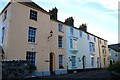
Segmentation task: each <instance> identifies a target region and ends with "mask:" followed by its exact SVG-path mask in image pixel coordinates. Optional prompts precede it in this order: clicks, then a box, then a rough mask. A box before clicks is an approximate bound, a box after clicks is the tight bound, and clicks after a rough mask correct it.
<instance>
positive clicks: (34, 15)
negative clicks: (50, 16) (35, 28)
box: [30, 10, 37, 21]
mask: <svg viewBox="0 0 120 80" xmlns="http://www.w3.org/2000/svg"><path fill="white" fill-rule="evenodd" d="M30 19H32V20H36V21H37V12H36V11H33V10H30Z"/></svg>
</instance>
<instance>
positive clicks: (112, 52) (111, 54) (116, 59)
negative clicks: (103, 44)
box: [109, 48, 119, 62]
mask: <svg viewBox="0 0 120 80" xmlns="http://www.w3.org/2000/svg"><path fill="white" fill-rule="evenodd" d="M109 52H110V59H111V60H112V62H118V61H119V55H118V52H116V51H115V50H113V49H110V48H109ZM116 55H117V56H116Z"/></svg>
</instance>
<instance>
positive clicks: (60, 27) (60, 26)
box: [58, 24, 63, 32]
mask: <svg viewBox="0 0 120 80" xmlns="http://www.w3.org/2000/svg"><path fill="white" fill-rule="evenodd" d="M58 31H60V32H63V26H62V24H58Z"/></svg>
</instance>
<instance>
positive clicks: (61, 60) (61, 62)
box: [59, 55, 64, 68]
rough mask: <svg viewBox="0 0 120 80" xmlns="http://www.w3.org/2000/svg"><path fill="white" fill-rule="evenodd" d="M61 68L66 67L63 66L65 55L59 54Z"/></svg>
mask: <svg viewBox="0 0 120 80" xmlns="http://www.w3.org/2000/svg"><path fill="white" fill-rule="evenodd" d="M59 68H64V67H63V55H59Z"/></svg>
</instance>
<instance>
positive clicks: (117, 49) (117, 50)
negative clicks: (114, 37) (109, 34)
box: [108, 43, 120, 65]
mask: <svg viewBox="0 0 120 80" xmlns="http://www.w3.org/2000/svg"><path fill="white" fill-rule="evenodd" d="M108 47H109V52H110V64H111V65H112V64H113V63H117V62H120V43H119V44H111V45H108Z"/></svg>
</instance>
